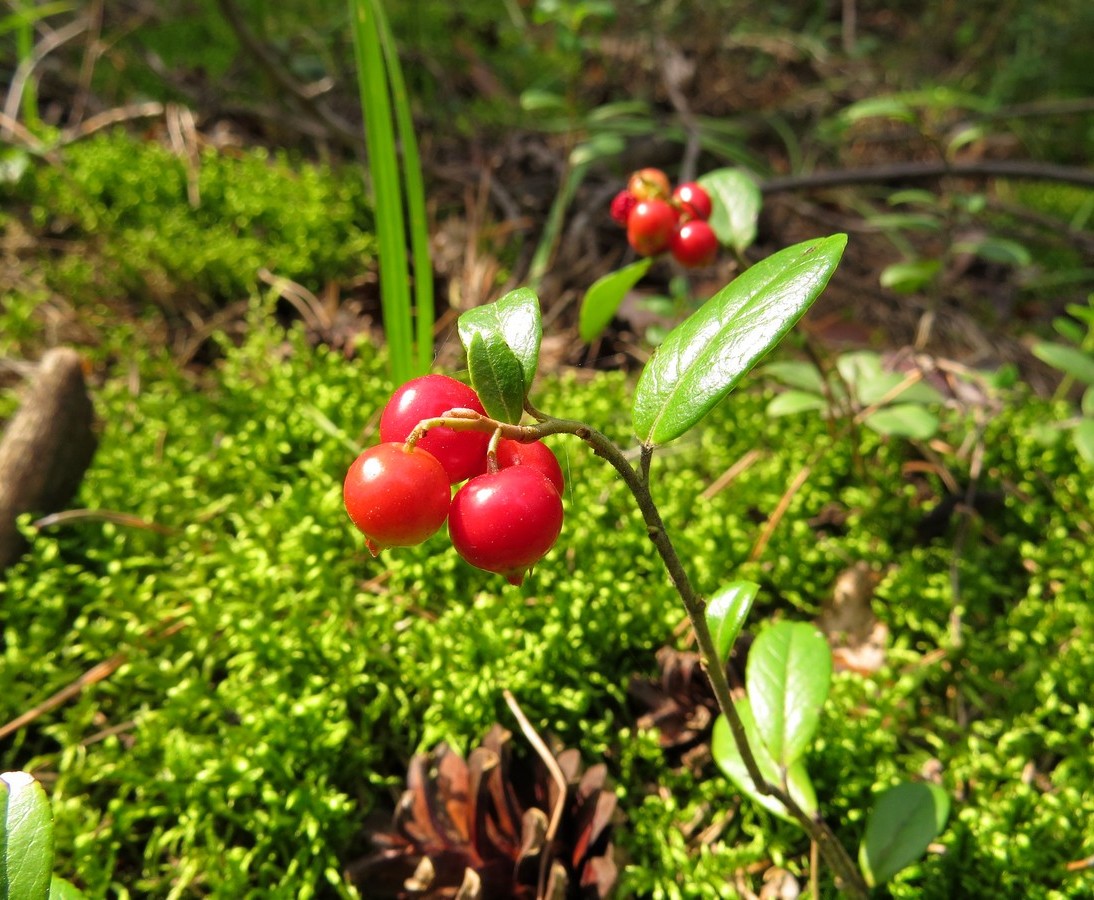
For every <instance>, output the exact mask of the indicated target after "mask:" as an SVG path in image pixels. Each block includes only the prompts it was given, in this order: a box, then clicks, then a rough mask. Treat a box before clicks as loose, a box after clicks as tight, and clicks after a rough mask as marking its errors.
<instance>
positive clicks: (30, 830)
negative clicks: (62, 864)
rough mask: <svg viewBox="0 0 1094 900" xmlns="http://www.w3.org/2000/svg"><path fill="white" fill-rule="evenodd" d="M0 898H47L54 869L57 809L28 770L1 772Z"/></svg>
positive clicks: (27, 899)
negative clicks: (55, 815) (54, 834)
mask: <svg viewBox="0 0 1094 900" xmlns="http://www.w3.org/2000/svg"><path fill="white" fill-rule="evenodd" d="M0 809H2V810H3V820H2V821H0V900H45V898H46V897H47V896H48V895H49V882H50V877H51V872H52V870H53V813H52V812H51V810H50V807H49V800H48V798H47V797H46V792H45V791H44V790H42V786H41V785H40V784H39V783H38V782H37V781H35V780H34V778H33V777H32V776H30V775H28V774H27V773H26V772H5V773H4V774H3V775H0Z"/></svg>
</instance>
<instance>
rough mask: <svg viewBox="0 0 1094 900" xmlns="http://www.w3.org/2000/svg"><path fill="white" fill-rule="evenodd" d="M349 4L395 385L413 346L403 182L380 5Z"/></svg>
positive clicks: (407, 370)
mask: <svg viewBox="0 0 1094 900" xmlns="http://www.w3.org/2000/svg"><path fill="white" fill-rule="evenodd" d="M349 5H350V21H351V23H352V30H353V52H354V58H355V60H356V63H357V85H358V90H359V93H360V99H361V112H362V114H363V116H364V121H365V142H366V144H367V146H368V165H369V175H370V178H371V181H372V192H373V198H374V200H373V202H374V205H375V207H376V239H377V245H378V250H379V256H380V305H381V308H382V310H383V315H384V332H385V335H386V337H387V343H388V353H389V357H390V364H391V377H392V379H393V380H394V381H395V383H396V384H402V383H403V382H405V381H408V380H410V378H411V377H413V373H414V368H415V367H414V347H413V339H412V337H411V332H412V329H411V309H410V289H409V286H408V285H407V252H406V225H405V221H404V217H403V206H402V184H401V180H400V178H399V166H398V160H397V154H396V151H395V133H394V128H393V127H392V121H393V119H392V109H391V95H390V90H389V85H388V78H387V70H386V68H385V66H384V55H383V49H382V47H381V41H380V33H381V26H380V24H379V21H378V17H377V13H378V12H379V7H378V4H377V3H376V2H374V0H349Z"/></svg>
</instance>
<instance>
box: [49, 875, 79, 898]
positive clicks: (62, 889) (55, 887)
mask: <svg viewBox="0 0 1094 900" xmlns="http://www.w3.org/2000/svg"><path fill="white" fill-rule="evenodd" d="M86 896H87V895H86V894H84V892H83V891H81V890H80V889H79V888H78V887H76V885H74V884H73V883H72V882H71V881H68V880H67V879H64V878H61V876H59V875H54V876H53V880H52V881H50V883H49V900H85V898H86Z"/></svg>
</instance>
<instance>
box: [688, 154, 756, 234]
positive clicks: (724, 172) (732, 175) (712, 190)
mask: <svg viewBox="0 0 1094 900" xmlns="http://www.w3.org/2000/svg"><path fill="white" fill-rule="evenodd" d="M699 184H700V185H702V187H703V188H704V189H705V190H706V192H707V193H708V194H710V199H711V201H712V202H713V209H712V210H711V214H710V227H711V229H713V231H714V234H715V235H716V236H717V238H718V241H719V242H720V243H722V244H725V245H726V246H728V247H732V248H733V249H734V250H736V251H737V253H743V252H744V251H745V250H746V249H748V247H750V246H751V245H752V242H753V241H754V240H756V223H757V222H758V221H759V218H760V207H761V206H762V204H763V195H762V194H761V193H760V188H759V186H758V185H757V184H756V181H755V179H753V178H752V176H751V175H749V174H748V173H747V172H745V171H744V169H715V170H714V171H712V172H707V173H706V174H705V175H704V176H703V177H702V178H700V179H699Z"/></svg>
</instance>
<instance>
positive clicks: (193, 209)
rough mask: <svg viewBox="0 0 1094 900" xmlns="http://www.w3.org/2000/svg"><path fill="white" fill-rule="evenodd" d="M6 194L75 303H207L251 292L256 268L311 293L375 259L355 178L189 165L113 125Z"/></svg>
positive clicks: (239, 165)
mask: <svg viewBox="0 0 1094 900" xmlns="http://www.w3.org/2000/svg"><path fill="white" fill-rule="evenodd" d="M0 190H3V191H4V192H5V193H6V194H8V193H10V195H11V196H10V197H8V198H7V199H9V200H10V201H11V202H13V203H17V204H19V206H20V207H21V208H22V209H23V210H24V212H25V218H26V219H27V225H28V226H29V227H30V228H32V229H33V230H34V233H35V236H36V237H37V238H39V239H40V240H41V241H42V245H43V246H48V247H50V248H52V249H51V251H50V252H48V253H47V252H45V251H44V250H42V251H41V255H42V260H41V267H40V269H41V275H42V277H43V279H44V281H45V285H46V286H47V287H48V288H50V289H51V290H53V291H55V292H57V293H58V294H60V295H62V296H64V297H65V298H66V300H67V302H68V303H70V304H71V305H73V306H76V307H77V308H80V309H83V308H85V307H89V306H92V305H94V304H95V303H96V302H98V299H99V298H100V297H106V298H111V299H114V300H119V299H122V298H128V299H129V300H130V301H131V304H132V305H133V306H135V307H136V308H138V309H140V308H143V307H145V306H148V305H151V306H153V307H156V306H159V307H162V308H165V309H167V310H171V311H175V312H178V311H181V310H188V309H194V308H204V309H208V308H210V307H215V306H221V305H224V304H225V303H227V302H231V301H236V300H239V299H240V298H244V297H247V296H248V295H250V294H251V293H253V292H255V291H256V290H257V289H258V288H259V286H260V285H261V281H260V279H259V278H258V272H259V270H261V269H268V270H269V271H271V272H273V273H274V274H276V275H278V276H281V277H284V278H288V279H291V280H293V281H297V282H300V283H301V284H303V285H304V286H305V287H307V288H309V289H311V290H313V291H315V292H319V291H321V290H322V288H323V286H324V285H325V283H326V282H327V281H328V280H332V279H338V278H345V277H348V276H350V275H352V274H356V273H358V272H360V271H361V270H362V269H363V268H365V267H366V266H367V265H368V264H369V263H370V261H371V259H372V257H373V243H374V241H373V236H372V215H371V211H370V209H369V207H368V204H367V202H366V200H365V196H364V185H363V182H362V178H361V174H360V172H359V171H357V170H355V169H352V168H347V169H341V170H334V169H331V168H330V167H327V166H321V165H316V164H313V163H306V162H303V161H300V160H296V159H292V158H290V157H289V156H287V155H285V154H276V155H271V154H268V153H266V152H265V151H263V150H248V151H241V152H238V153H231V154H230V153H227V152H218V151H216V150H213V149H206V150H204V151H202V152H201V153H200V155H199V156H198V157H197V158H196V159H195V160H193V161H192V162H190V161H187V160H186V159H184V158H183V157H181V156H179V155H177V154H175V153H173V152H172V151H171V149H169V148H168V147H166V146H163V145H161V144H158V143H155V142H152V141H139V140H135V139H134V138H132V137H129V136H128V135H126V134H125V133H123V132H121V131H117V132H113V133H110V134H101V135H97V136H95V137H93V138H90V139H88V140H87V141H81V142H79V143H76V144H73V145H71V146H70V147H68V148H66V150H65V154H64V159H63V165H61V166H47V165H44V164H43V165H41V166H37V167H33V168H31V169H30V170H28V172H27V173H26V174H25V175H24V177H23V178H22V180H21V181H20V182H19V183H18V184H17V185H15V186H14V187H13V186H2V187H0ZM47 239H48V240H47ZM58 250H59V252H57V251H58Z"/></svg>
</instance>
